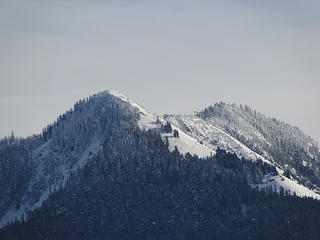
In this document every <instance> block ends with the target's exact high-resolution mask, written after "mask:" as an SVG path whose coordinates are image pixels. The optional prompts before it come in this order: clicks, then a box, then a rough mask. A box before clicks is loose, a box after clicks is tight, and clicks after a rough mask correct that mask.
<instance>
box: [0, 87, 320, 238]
mask: <svg viewBox="0 0 320 240" xmlns="http://www.w3.org/2000/svg"><path fill="white" fill-rule="evenodd" d="M254 116H257V117H254ZM278 131H279V132H280V133H281V134H280V133H279V134H278V136H280V137H277V132H278ZM278 142H279V143H278ZM294 144H295V145H294ZM275 149H277V151H278V152H277V151H276V150H275ZM293 149H297V150H296V151H294V150H293ZM277 154H278V155H277ZM318 154H319V149H318V147H317V145H316V143H315V142H313V141H312V140H311V139H310V138H308V137H306V136H305V135H304V134H303V133H302V132H301V131H300V130H298V129H296V128H292V127H290V126H289V125H287V124H285V123H283V122H279V121H277V120H272V119H269V118H266V117H264V116H263V115H262V114H258V113H256V112H254V111H252V110H251V109H249V108H247V107H245V108H242V107H238V106H236V105H228V104H223V103H219V104H216V105H213V106H211V107H209V108H207V109H205V110H204V111H202V112H199V113H197V114H195V115H165V116H164V117H160V116H156V115H154V114H152V113H151V112H149V111H147V110H146V109H144V108H143V107H142V106H140V105H138V104H137V103H135V102H133V101H131V100H130V99H128V98H127V97H125V96H124V95H122V94H120V93H118V92H116V91H110V90H109V91H105V92H101V93H98V94H95V95H93V96H91V97H89V98H86V99H83V100H80V101H79V102H77V103H76V104H75V105H74V107H73V109H71V110H69V111H68V112H66V113H65V114H62V115H60V116H59V117H58V119H57V121H55V122H54V123H53V124H50V125H48V126H47V127H45V128H44V129H43V131H42V133H41V134H38V135H34V136H31V137H28V138H25V139H20V138H15V137H14V136H11V137H9V138H4V139H2V140H1V141H0V192H1V194H0V217H1V222H0V224H1V227H2V229H1V230H0V238H1V239H21V238H22V237H23V238H24V239H61V238H62V239H168V238H170V239H194V238H195V237H197V238H200V239H212V238H217V239H222V238H227V239H247V238H248V237H251V238H252V237H253V238H254V237H258V236H260V237H261V236H269V237H270V236H271V237H272V236H273V237H274V238H275V239H280V238H281V239H284V238H283V237H284V236H286V237H289V238H288V239H299V236H300V234H302V232H303V234H304V236H305V237H306V238H305V239H308V237H310V239H312V237H318V236H320V233H319V230H318V228H317V226H316V225H315V224H314V222H316V221H314V220H315V219H320V202H319V201H317V200H313V199H312V198H314V199H320V196H319V195H318V194H317V193H316V192H315V191H314V190H315V188H316V187H318V186H319V184H318V182H317V181H318V180H317V178H316V177H315V176H317V175H316V174H317V171H318V170H317V169H316V168H315V169H313V166H318V165H317V164H318V162H319V155H318ZM279 156H281V158H280V157H279ZM294 156H296V158H293V157H294ZM298 156H299V158H298ZM293 159H294V160H293ZM296 163H300V164H302V166H304V167H305V168H306V169H308V171H307V170H306V171H302V170H300V168H298V167H297V165H295V164H296ZM312 164H313V165H312ZM309 169H311V170H312V171H313V174H312V173H311V170H309ZM297 196H300V197H297ZM304 196H307V197H308V198H306V197H304ZM310 197H311V198H310ZM302 223H303V224H305V225H306V226H308V228H306V229H305V230H303V231H300V230H298V229H297V227H296V226H299V224H302ZM310 229H311V231H310ZM261 239H263V238H262V237H261ZM315 239H317V238H315Z"/></svg>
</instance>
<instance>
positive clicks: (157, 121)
mask: <svg viewBox="0 0 320 240" xmlns="http://www.w3.org/2000/svg"><path fill="white" fill-rule="evenodd" d="M108 92H109V93H110V94H112V95H114V96H115V97H118V98H120V99H121V100H123V101H125V102H128V103H129V104H131V106H133V107H135V108H137V109H138V111H139V115H140V119H139V121H138V125H139V127H140V128H141V129H145V130H149V129H154V130H156V131H158V132H159V133H160V134H161V137H162V138H163V140H165V139H166V138H168V141H169V149H170V150H171V151H173V150H174V148H175V146H177V148H178V150H179V151H180V152H181V153H184V154H185V153H187V152H189V153H191V154H196V155H198V156H199V157H208V156H211V155H212V154H214V153H215V151H214V150H213V149H211V148H210V147H207V146H205V145H202V144H200V143H199V141H197V140H196V139H194V138H193V137H192V136H190V135H188V134H186V133H184V132H183V131H181V129H179V128H178V127H177V126H176V125H174V124H173V125H172V130H177V131H179V138H175V137H173V133H166V132H163V131H162V130H161V124H164V123H165V121H164V120H163V119H162V118H161V117H158V116H156V115H155V114H153V113H151V112H149V111H147V110H146V109H145V108H143V107H142V106H140V105H139V104H137V103H135V102H133V101H132V100H130V99H128V98H127V97H126V96H124V95H123V94H121V93H119V92H117V91H114V90H109V91H108Z"/></svg>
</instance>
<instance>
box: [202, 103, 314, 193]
mask: <svg viewBox="0 0 320 240" xmlns="http://www.w3.org/2000/svg"><path fill="white" fill-rule="evenodd" d="M197 116H199V117H200V118H202V119H204V120H205V121H207V122H208V123H210V124H214V125H215V126H217V127H218V128H220V129H222V130H224V131H226V132H227V133H228V134H230V135H231V136H233V137H234V138H236V139H238V140H239V141H240V142H242V143H243V144H245V145H246V146H248V147H249V148H250V149H251V150H253V151H254V152H256V153H259V154H260V155H262V156H265V157H266V158H268V159H270V160H271V161H272V162H274V163H276V164H278V165H279V166H281V167H282V168H284V169H286V170H287V171H288V174H290V173H291V175H293V176H294V177H296V178H297V179H298V180H299V181H301V182H302V183H303V184H308V185H309V186H310V187H312V185H311V184H314V185H313V187H317V186H320V175H319V169H320V151H319V146H318V144H317V143H316V142H315V141H313V140H312V139H311V137H309V136H306V135H305V134H304V133H303V132H302V131H301V130H300V129H299V128H297V127H292V126H290V125H289V124H288V123H286V122H282V121H279V120H277V119H275V118H268V117H265V116H264V115H263V114H261V113H258V112H256V111H254V110H252V109H251V108H250V107H248V106H244V107H243V106H241V105H240V106H237V105H235V104H226V103H222V102H221V103H217V104H214V105H212V106H211V107H208V108H206V109H204V110H203V111H201V112H199V113H198V114H197ZM310 183H311V184H310Z"/></svg>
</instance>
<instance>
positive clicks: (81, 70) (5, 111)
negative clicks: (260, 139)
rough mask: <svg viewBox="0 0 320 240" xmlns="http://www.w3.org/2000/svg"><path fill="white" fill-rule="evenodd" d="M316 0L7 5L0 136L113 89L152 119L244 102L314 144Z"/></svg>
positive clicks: (38, 125)
mask: <svg viewBox="0 0 320 240" xmlns="http://www.w3.org/2000/svg"><path fill="white" fill-rule="evenodd" d="M319 12H320V2H319V1H315V0H306V1H299V0H291V1H289V0H285V1H284V0H278V1H275V0H271V1H254V0H244V1H234V0H225V1H187V0H186V1H175V0H172V1H167V0H164V1H144V0H136V1H126V0H123V1H102V0H92V1H84V0H78V1H76V0H69V1H62V0H56V1H47V0H42V1H40V0H27V1H18V0H10V1H9V0H3V1H1V2H0V30H1V33H0V86H1V87H0V113H1V115H0V116H1V118H0V138H2V137H5V136H8V135H10V134H11V131H13V132H14V134H15V135H16V136H23V137H26V136H30V135H32V134H37V133H40V132H41V129H42V128H43V127H45V126H46V125H47V124H49V123H52V122H53V121H54V120H56V118H57V117H58V115H59V114H62V113H64V112H65V111H67V110H69V109H70V108H71V107H72V106H73V104H74V103H75V102H76V101H78V100H79V99H81V98H84V97H88V96H89V95H93V94H94V93H97V92H99V91H103V90H107V89H114V90H117V91H119V92H121V93H123V94H124V95H126V96H127V97H129V98H131V99H132V100H134V101H136V102H137V103H139V104H141V105H142V106H144V107H145V108H147V109H148V110H150V111H151V112H153V113H156V114H159V115H160V114H164V113H182V114H184V113H193V111H199V110H202V109H203V108H205V107H207V106H209V105H211V104H213V103H215V102H218V101H224V102H228V103H237V104H242V105H249V106H250V107H252V108H253V109H255V110H257V111H259V112H261V113H263V114H265V115H266V116H268V117H275V118H277V119H279V120H282V121H286V122H288V123H289V124H290V125H293V126H297V127H299V128H300V129H302V130H303V131H304V132H305V133H306V134H307V135H309V136H311V137H312V138H313V139H315V140H316V141H317V142H318V143H320V107H319V103H320V94H319V92H320V79H319V78H320V44H319V42H320V31H319V29H320V14H319Z"/></svg>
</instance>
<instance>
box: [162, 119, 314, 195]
mask: <svg viewBox="0 0 320 240" xmlns="http://www.w3.org/2000/svg"><path fill="white" fill-rule="evenodd" d="M165 119H166V120H167V121H170V122H172V123H173V124H175V125H177V126H179V127H180V128H181V129H182V130H183V131H185V132H186V133H188V134H190V135H191V136H192V137H194V138H196V139H197V140H198V141H199V142H202V143H203V144H206V145H208V146H209V147H210V148H211V149H216V148H217V147H219V148H221V149H224V150H226V151H229V152H234V153H236V154H237V156H238V157H240V158H245V159H251V160H253V161H256V160H258V159H260V160H262V161H264V162H266V163H269V164H271V165H273V166H275V167H277V169H278V172H279V176H266V177H265V179H264V181H263V182H262V183H261V184H258V186H259V188H263V187H270V186H272V187H273V189H274V190H276V191H279V190H280V187H282V188H284V190H287V191H289V192H291V193H292V194H293V193H294V192H295V194H296V195H297V196H301V197H304V196H310V197H313V198H317V199H320V195H318V194H317V193H315V192H313V191H311V190H310V189H308V188H307V187H305V186H302V185H301V184H298V183H297V182H296V181H293V180H291V179H288V178H287V177H285V176H284V175H283V173H284V171H283V169H282V168H281V167H280V165H279V164H277V163H276V162H274V161H273V160H272V158H269V157H268V155H267V153H265V154H264V156H262V155H259V154H257V153H255V152H254V151H252V150H251V149H249V148H248V147H247V146H245V145H244V144H242V143H241V142H240V141H238V140H237V139H235V138H234V137H232V136H230V134H228V133H226V132H225V131H223V130H221V129H219V128H217V127H216V126H214V125H212V124H210V123H208V122H207V121H205V120H203V119H201V118H199V117H197V116H192V115H165ZM279 179H280V180H279Z"/></svg>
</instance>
